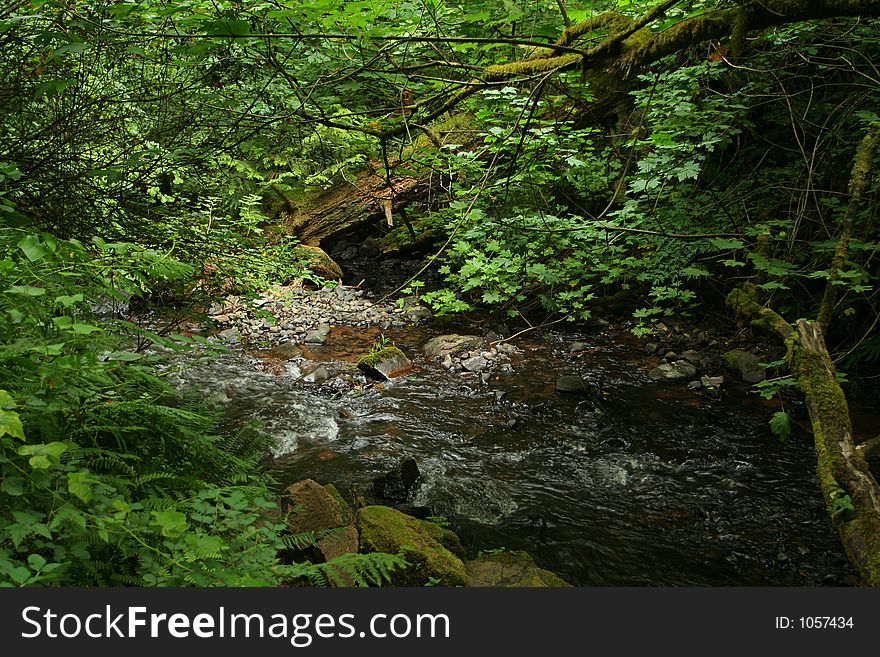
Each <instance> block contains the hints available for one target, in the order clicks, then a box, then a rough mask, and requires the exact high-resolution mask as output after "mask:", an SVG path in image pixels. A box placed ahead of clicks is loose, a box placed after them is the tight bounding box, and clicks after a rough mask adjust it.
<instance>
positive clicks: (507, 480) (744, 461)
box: [175, 334, 850, 585]
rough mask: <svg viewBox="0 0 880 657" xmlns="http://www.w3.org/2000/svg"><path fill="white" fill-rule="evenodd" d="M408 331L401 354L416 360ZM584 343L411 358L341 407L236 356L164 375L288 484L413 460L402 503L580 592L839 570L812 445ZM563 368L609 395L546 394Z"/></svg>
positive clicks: (614, 350)
mask: <svg viewBox="0 0 880 657" xmlns="http://www.w3.org/2000/svg"><path fill="white" fill-rule="evenodd" d="M419 339H420V336H418V335H415V334H411V335H402V336H398V345H399V346H401V347H403V348H404V349H405V350H407V351H408V352H409V353H411V354H415V353H416V352H417V345H418V341H419ZM578 339H584V338H583V336H578ZM587 339H588V340H589V339H590V338H587ZM592 340H593V344H592V347H593V348H591V350H590V351H589V352H588V353H586V354H585V355H584V356H583V357H581V358H579V359H571V358H567V357H564V356H562V355H561V353H560V351H559V350H554V349H553V346H554V344H555V346H556V347H561V346H562V344H563V343H561V342H558V343H554V341H553V340H552V339H551V340H549V341H548V342H547V343H544V344H540V343H535V344H532V345H525V351H526V353H525V354H524V355H523V357H522V359H521V361H520V362H518V363H517V364H516V371H515V372H514V373H513V374H510V375H507V376H505V377H504V378H498V379H495V380H493V381H491V382H490V384H489V385H481V384H480V383H479V381H477V380H475V379H472V380H463V379H462V378H461V377H459V376H457V375H450V374H447V373H446V372H445V371H442V370H440V369H438V368H436V367H434V366H432V365H430V364H428V363H424V362H421V363H419V362H417V364H420V365H421V369H417V370H416V373H415V374H414V375H412V376H411V377H408V378H406V379H404V380H398V381H395V382H393V383H389V384H387V385H385V386H383V387H382V388H381V389H378V388H372V389H369V388H367V389H365V390H364V391H363V392H361V393H358V394H345V395H342V396H339V397H338V398H336V399H334V398H332V396H330V395H325V396H321V395H318V394H316V393H315V391H314V388H309V387H307V386H305V385H304V384H302V383H297V380H298V378H299V376H300V372H299V370H298V369H297V368H296V367H294V366H292V365H289V364H286V365H285V366H284V368H282V371H281V372H280V373H279V372H278V371H277V368H276V369H275V372H272V371H266V368H265V367H264V366H262V365H261V364H260V362H259V361H258V360H256V359H253V358H248V357H243V356H228V357H223V358H221V359H219V360H218V359H216V357H215V358H214V359H213V360H211V361H206V362H205V363H202V364H199V365H196V366H195V367H192V368H188V369H186V370H183V371H181V372H179V373H178V374H176V375H175V376H177V378H178V380H179V381H182V382H189V383H190V384H193V385H197V386H199V387H201V388H203V389H204V390H205V391H206V394H208V395H209V396H212V397H214V398H216V399H220V400H222V401H225V402H226V405H227V409H228V414H229V417H230V419H231V420H236V421H237V420H243V419H258V420H261V421H263V422H264V423H265V426H266V428H267V429H268V431H270V432H271V433H272V434H273V435H275V436H276V437H277V438H278V447H277V449H276V455H282V454H283V456H280V458H279V459H278V460H277V464H276V466H277V474H278V476H279V478H280V479H281V480H282V481H283V482H292V481H295V480H298V479H302V478H306V477H311V478H314V479H316V480H318V481H320V482H322V483H324V482H333V483H335V484H336V485H337V487H338V488H339V489H340V490H342V491H343V492H346V491H357V492H359V491H362V490H364V489H366V488H367V487H368V485H369V482H370V481H371V480H372V479H373V478H374V477H376V476H377V475H378V474H381V473H383V472H385V471H387V470H389V469H390V468H392V467H393V466H394V465H395V464H396V463H397V462H398V461H399V460H400V459H402V458H403V457H413V458H415V459H416V460H417V462H418V464H419V468H420V470H421V472H422V482H421V485H420V487H419V488H418V490H417V492H416V495H415V498H414V499H413V500H412V502H413V504H415V505H419V506H427V507H430V508H431V510H432V512H433V513H434V514H436V515H445V516H447V517H448V518H449V519H450V521H451V522H452V525H453V527H454V528H455V529H456V530H457V531H458V532H459V533H460V534H461V536H462V538H463V539H464V540H465V542H466V543H467V544H469V545H470V547H471V548H473V549H474V550H476V549H487V548H495V547H499V546H505V547H508V548H511V549H526V550H528V551H529V552H530V553H531V554H532V555H533V556H534V557H535V559H536V560H537V561H538V563H539V564H540V565H542V566H544V567H547V568H550V569H551V570H554V571H556V572H558V573H559V574H561V575H562V576H563V577H564V578H566V579H567V580H569V581H570V582H572V583H573V584H576V585H811V584H818V583H822V582H823V581H825V582H828V583H837V582H839V581H840V579H841V578H843V577H845V576H846V575H847V574H848V573H849V572H850V571H849V567H848V566H847V565H846V562H845V559H844V557H843V555H842V553H841V550H840V546H839V540H838V538H837V536H836V534H835V533H834V531H833V529H832V527H831V523H830V521H829V520H828V519H827V516H826V513H825V511H824V507H823V503H822V499H821V496H820V494H819V490H818V485H817V484H816V482H815V476H814V467H815V457H814V455H813V452H812V444H811V442H810V440H809V438H808V437H798V436H794V437H792V438H791V439H790V440H789V441H788V442H787V443H784V444H782V443H779V442H778V441H777V440H775V439H773V438H772V437H771V436H770V434H769V431H768V428H767V424H766V422H767V418H768V416H769V409H768V407H767V405H766V404H765V403H764V402H763V401H762V400H760V399H754V398H753V397H748V396H746V395H745V394H744V393H743V392H742V391H732V392H731V394H729V395H728V397H727V398H726V399H725V400H722V401H712V400H708V399H704V398H702V397H700V396H698V395H695V394H694V393H691V392H688V391H685V390H684V389H683V386H682V385H676V386H663V385H658V384H652V383H649V382H648V381H647V379H646V377H645V375H644V372H645V367H644V363H643V362H642V358H643V357H642V356H641V354H639V353H638V352H637V351H636V349H635V348H634V347H633V346H632V345H627V344H625V343H616V342H614V341H612V340H611V339H610V338H607V337H605V338H602V337H599V338H593V339H592ZM348 352H353V350H352V349H351V348H349V350H348ZM341 360H342V359H341ZM344 360H348V361H350V360H351V358H350V357H345V358H344ZM340 367H343V365H342V364H340ZM563 372H565V373H571V372H581V373H584V374H587V373H589V374H590V375H591V376H599V377H600V378H601V380H602V381H603V388H604V390H605V392H606V393H607V394H606V395H605V400H604V401H603V402H602V403H601V404H600V405H599V406H598V407H596V406H595V405H593V404H589V403H579V402H578V400H577V399H571V398H564V397H560V396H558V395H555V394H554V393H553V381H554V380H555V378H556V377H557V376H558V375H559V374H561V373H563Z"/></svg>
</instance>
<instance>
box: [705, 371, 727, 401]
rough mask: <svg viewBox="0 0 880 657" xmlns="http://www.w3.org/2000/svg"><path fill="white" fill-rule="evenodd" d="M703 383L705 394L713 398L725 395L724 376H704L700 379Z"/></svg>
mask: <svg viewBox="0 0 880 657" xmlns="http://www.w3.org/2000/svg"><path fill="white" fill-rule="evenodd" d="M700 383H702V384H703V394H705V395H706V396H707V397H711V398H712V399H720V398H721V397H722V396H723V395H724V388H723V387H722V386H724V377H723V376H704V377H702V378H701V379H700Z"/></svg>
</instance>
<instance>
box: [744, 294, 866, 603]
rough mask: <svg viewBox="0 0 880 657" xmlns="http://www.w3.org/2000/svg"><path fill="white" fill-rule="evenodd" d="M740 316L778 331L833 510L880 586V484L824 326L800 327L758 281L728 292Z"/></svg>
mask: <svg viewBox="0 0 880 657" xmlns="http://www.w3.org/2000/svg"><path fill="white" fill-rule="evenodd" d="M727 303H728V305H730V306H731V308H733V310H734V312H736V314H737V316H738V317H740V318H742V319H745V320H748V321H749V322H750V323H751V324H752V325H755V326H759V327H761V328H764V329H766V330H769V331H770V332H772V333H775V334H776V335H778V336H779V337H780V338H782V340H783V341H784V342H785V344H786V347H787V349H788V351H787V355H786V359H787V360H788V363H789V365H790V366H791V371H792V374H793V375H794V376H795V377H796V379H797V382H798V386H799V387H800V389H801V390H802V391H803V393H804V396H805V398H806V402H807V408H808V409H809V412H810V421H811V424H812V427H813V440H814V443H815V446H816V469H817V474H818V479H819V485H820V487H821V489H822V495H823V497H824V498H825V503H826V506H827V508H828V512H829V514H830V515H831V518H832V521H833V522H834V525H835V527H837V530H838V531H839V532H840V536H841V540H842V542H843V546H844V549H845V550H846V552H847V555H848V556H849V558H850V560H851V561H852V563H853V564H854V565H855V566H856V567H857V568H858V569H859V572H860V574H861V576H862V579H863V580H864V582H865V583H866V584H869V585H871V586H880V486H878V485H877V481H876V480H875V479H874V477H873V475H871V472H870V470H869V469H868V466H867V464H866V463H865V459H864V457H863V455H862V453H861V452H860V450H858V449H856V447H855V445H854V443H853V439H852V424H851V422H850V417H849V407H848V405H847V402H846V397H845V395H844V394H843V390H842V389H841V387H840V384H839V383H838V381H837V372H836V371H835V368H834V364H833V363H832V361H831V358H830V357H829V356H828V351H827V349H826V347H825V339H824V337H823V335H822V327H821V326H820V325H819V324H818V323H817V322H808V321H805V320H799V321H798V323H797V331H795V330H794V329H793V328H792V327H791V325H790V324H789V323H788V322H786V321H785V320H784V319H783V318H782V317H781V316H780V315H779V314H778V313H776V312H775V311H773V310H772V309H770V308H767V307H765V306H763V305H762V304H760V303H759V302H758V300H757V290H756V289H755V288H754V286H746V287H745V288H744V289H737V290H734V291H733V292H731V293H730V295H729V296H728V297H727Z"/></svg>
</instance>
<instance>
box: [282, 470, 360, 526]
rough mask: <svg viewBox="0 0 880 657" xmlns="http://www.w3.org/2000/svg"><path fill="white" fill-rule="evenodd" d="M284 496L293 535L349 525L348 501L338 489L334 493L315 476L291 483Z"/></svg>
mask: <svg viewBox="0 0 880 657" xmlns="http://www.w3.org/2000/svg"><path fill="white" fill-rule="evenodd" d="M333 490H334V491H335V490H336V489H335V488H334V489H333ZM284 495H285V497H286V498H287V502H288V504H287V506H288V511H289V512H290V513H288V517H287V528H288V529H289V530H290V532H291V533H292V534H302V533H303V532H317V531H320V530H322V529H330V528H332V527H342V526H344V525H345V524H346V518H345V516H346V514H345V509H344V508H343V505H345V501H344V500H343V499H342V497H341V496H339V493H338V491H337V492H336V495H334V494H333V492H331V491H330V490H328V489H327V488H325V487H324V486H322V485H321V484H319V483H318V482H316V481H315V480H313V479H305V480H303V481H298V482H296V483H295V484H291V485H290V486H288V487H287V488H286V489H285V490H284ZM337 496H338V497H337ZM346 506H347V505H346Z"/></svg>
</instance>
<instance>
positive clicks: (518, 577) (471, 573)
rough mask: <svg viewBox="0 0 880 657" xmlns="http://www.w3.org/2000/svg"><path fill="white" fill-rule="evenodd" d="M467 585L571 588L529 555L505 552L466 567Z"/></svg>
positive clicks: (480, 558) (488, 556)
mask: <svg viewBox="0 0 880 657" xmlns="http://www.w3.org/2000/svg"><path fill="white" fill-rule="evenodd" d="M465 571H466V572H467V578H468V586H473V587H504V588H510V587H518V588H524V587H541V588H545V587H563V586H571V585H570V584H568V583H567V582H566V581H565V580H563V579H562V578H561V577H559V576H558V575H556V574H555V573H552V572H550V571H549V570H544V569H543V568H539V567H538V566H537V565H536V564H535V561H534V560H533V559H532V557H531V556H530V555H529V554H528V552H523V551H519V550H518V551H510V552H508V551H504V552H498V553H489V554H481V555H480V556H478V557H477V558H476V559H474V560H473V561H468V562H467V563H466V564H465Z"/></svg>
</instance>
